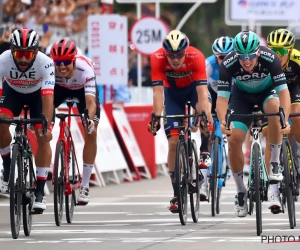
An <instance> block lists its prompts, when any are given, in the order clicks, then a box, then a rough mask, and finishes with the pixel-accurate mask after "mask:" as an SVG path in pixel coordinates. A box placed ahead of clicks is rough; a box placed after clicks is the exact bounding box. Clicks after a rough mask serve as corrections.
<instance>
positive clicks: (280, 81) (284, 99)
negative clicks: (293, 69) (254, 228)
mask: <svg viewBox="0 0 300 250" xmlns="http://www.w3.org/2000/svg"><path fill="white" fill-rule="evenodd" d="M270 75H271V78H272V81H273V86H274V88H275V90H276V93H277V94H278V97H279V100H280V106H282V107H283V110H284V113H285V120H286V122H287V121H288V118H289V115H290V110H291V97H290V92H289V90H288V88H287V83H286V78H285V74H284V72H283V70H282V67H281V63H280V61H279V58H278V57H277V56H275V59H274V62H273V65H272V67H271V70H270Z"/></svg>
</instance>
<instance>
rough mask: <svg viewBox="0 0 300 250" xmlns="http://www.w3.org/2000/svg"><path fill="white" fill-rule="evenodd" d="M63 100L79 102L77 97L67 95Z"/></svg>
mask: <svg viewBox="0 0 300 250" xmlns="http://www.w3.org/2000/svg"><path fill="white" fill-rule="evenodd" d="M64 101H65V102H75V103H79V99H78V98H77V97H73V98H70V97H67V98H66V99H65V100H64Z"/></svg>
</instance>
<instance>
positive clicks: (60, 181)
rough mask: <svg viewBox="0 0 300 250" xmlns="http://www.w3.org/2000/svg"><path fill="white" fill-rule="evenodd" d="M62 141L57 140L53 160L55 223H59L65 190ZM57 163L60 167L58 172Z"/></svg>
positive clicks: (58, 224)
mask: <svg viewBox="0 0 300 250" xmlns="http://www.w3.org/2000/svg"><path fill="white" fill-rule="evenodd" d="M64 155H65V154H64V143H63V141H58V142H57V146H56V151H55V162H54V217H55V224H56V225H57V226H60V225H61V221H62V216H63V207H64V190H65V158H64ZM59 163H61V169H60V172H59V167H58V166H59Z"/></svg>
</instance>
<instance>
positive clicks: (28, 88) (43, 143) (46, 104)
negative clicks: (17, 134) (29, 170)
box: [0, 28, 55, 211]
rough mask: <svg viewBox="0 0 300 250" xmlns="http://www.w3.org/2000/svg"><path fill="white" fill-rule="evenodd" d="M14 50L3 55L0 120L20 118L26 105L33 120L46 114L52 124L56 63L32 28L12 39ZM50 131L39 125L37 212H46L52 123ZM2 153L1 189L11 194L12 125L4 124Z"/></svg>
mask: <svg viewBox="0 0 300 250" xmlns="http://www.w3.org/2000/svg"><path fill="white" fill-rule="evenodd" d="M10 45H11V50H7V51H5V52H4V53H3V54H1V55H0V65H1V66H0V77H1V79H4V81H3V83H2V81H0V96H1V95H2V99H1V102H0V118H12V117H17V116H19V115H20V113H21V111H22V108H23V106H24V105H28V106H29V108H30V116H31V118H39V117H40V114H41V113H42V112H43V113H44V114H45V116H46V118H47V119H48V121H51V120H52V114H53V89H54V83H55V78H54V67H53V62H52V60H51V59H50V58H48V57H47V56H46V55H45V54H43V53H41V52H38V45H39V36H38V34H37V33H36V32H35V31H34V30H32V29H28V28H20V29H15V30H14V31H13V33H12V34H11V37H10ZM48 126H49V127H48V131H47V134H46V135H45V136H43V135H42V132H41V125H40V124H39V125H35V127H34V128H35V134H36V138H37V143H38V149H37V152H36V157H35V163H36V177H37V183H36V184H37V187H36V190H35V200H34V203H33V210H39V211H43V210H45V209H46V199H45V198H44V186H45V183H46V179H47V174H48V171H49V169H50V162H51V155H52V152H51V148H50V143H49V142H50V141H51V139H52V133H51V130H52V126H51V123H50V122H49V123H48ZM0 131H1V133H0V148H1V149H0V152H1V156H2V160H3V170H4V171H3V176H2V180H1V185H0V189H1V192H2V193H8V181H9V172H10V162H11V158H10V157H11V152H10V143H11V139H12V138H11V134H10V132H9V125H7V124H0Z"/></svg>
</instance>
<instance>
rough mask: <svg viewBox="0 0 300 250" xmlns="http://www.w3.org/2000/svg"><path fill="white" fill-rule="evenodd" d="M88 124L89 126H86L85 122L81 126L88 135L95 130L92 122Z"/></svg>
mask: <svg viewBox="0 0 300 250" xmlns="http://www.w3.org/2000/svg"><path fill="white" fill-rule="evenodd" d="M88 123H89V125H88V126H86V123H85V121H83V126H84V127H85V129H86V132H87V133H88V134H89V135H90V134H91V133H92V132H93V131H94V129H95V124H94V121H93V120H88Z"/></svg>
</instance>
